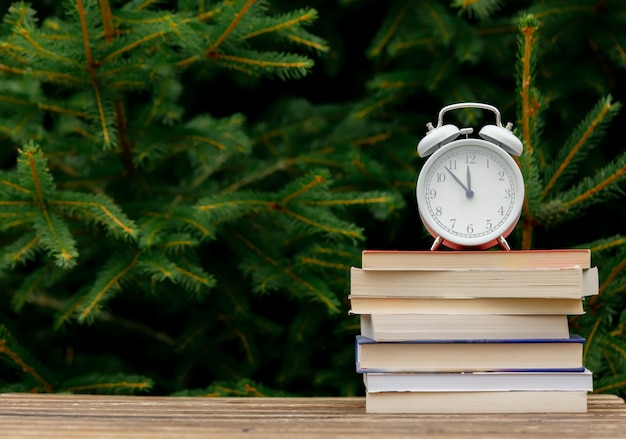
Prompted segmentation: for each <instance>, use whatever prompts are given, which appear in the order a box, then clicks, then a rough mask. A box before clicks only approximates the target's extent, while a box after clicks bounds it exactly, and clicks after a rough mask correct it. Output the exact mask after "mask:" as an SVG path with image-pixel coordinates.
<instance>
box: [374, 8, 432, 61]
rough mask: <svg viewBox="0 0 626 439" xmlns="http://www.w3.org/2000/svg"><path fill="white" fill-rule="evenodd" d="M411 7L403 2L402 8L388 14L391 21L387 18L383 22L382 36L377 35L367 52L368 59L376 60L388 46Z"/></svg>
mask: <svg viewBox="0 0 626 439" xmlns="http://www.w3.org/2000/svg"><path fill="white" fill-rule="evenodd" d="M411 6H412V5H411V2H410V1H407V2H404V3H403V4H402V6H400V7H399V8H398V9H397V11H394V12H393V13H392V14H390V15H391V20H390V19H389V18H387V19H386V20H385V21H386V23H385V32H384V33H383V34H382V35H380V32H379V35H378V36H377V38H375V44H374V45H373V47H372V48H371V49H370V50H369V51H368V53H369V56H370V57H372V58H376V57H378V56H380V54H381V53H382V51H383V49H384V48H385V47H386V46H387V45H388V44H389V41H390V40H391V38H392V37H393V36H394V35H395V33H396V32H397V31H398V28H399V26H400V24H401V23H402V22H403V21H404V20H405V18H406V16H407V12H408V11H409V9H410V8H411ZM424 6H425V7H426V8H428V7H427V5H426V4H424Z"/></svg>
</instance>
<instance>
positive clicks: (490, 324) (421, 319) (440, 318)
mask: <svg viewBox="0 0 626 439" xmlns="http://www.w3.org/2000/svg"><path fill="white" fill-rule="evenodd" d="M360 320H361V335H363V336H365V337H368V338H371V339H373V340H376V341H402V340H416V339H421V340H450V339H455V340H472V339H480V338H489V339H504V340H506V339H515V338H518V339H519V338H523V339H530V338H556V339H562V338H567V337H569V321H568V317H567V316H566V315H506V314H466V315H464V314H362V315H361V317H360Z"/></svg>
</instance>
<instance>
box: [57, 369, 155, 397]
mask: <svg viewBox="0 0 626 439" xmlns="http://www.w3.org/2000/svg"><path fill="white" fill-rule="evenodd" d="M153 387H154V381H153V380H152V379H151V378H147V377H144V376H140V375H125V374H115V375H93V374H92V375H87V376H81V377H75V378H72V379H70V380H67V381H65V382H63V383H62V384H61V385H60V386H59V390H60V391H62V392H69V393H91V394H101V395H130V394H136V393H140V392H148V391H150V390H151V389H152V388H153Z"/></svg>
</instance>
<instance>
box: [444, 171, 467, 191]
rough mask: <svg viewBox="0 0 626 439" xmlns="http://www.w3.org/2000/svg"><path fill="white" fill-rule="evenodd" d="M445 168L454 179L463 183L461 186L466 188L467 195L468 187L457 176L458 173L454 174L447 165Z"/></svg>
mask: <svg viewBox="0 0 626 439" xmlns="http://www.w3.org/2000/svg"><path fill="white" fill-rule="evenodd" d="M444 168H445V169H446V171H448V173H449V174H450V175H451V176H452V178H454V181H456V182H457V183H458V184H460V185H461V187H462V188H463V189H464V190H465V194H466V195H467V191H468V189H467V188H466V187H465V185H464V184H463V182H462V181H461V180H459V177H457V176H456V175H454V174H453V173H452V171H451V170H449V169H448V168H447V167H445V166H444Z"/></svg>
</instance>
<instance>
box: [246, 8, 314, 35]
mask: <svg viewBox="0 0 626 439" xmlns="http://www.w3.org/2000/svg"><path fill="white" fill-rule="evenodd" d="M317 18H318V15H317V11H316V10H315V9H302V10H299V11H291V12H289V13H287V14H283V15H282V16H278V17H271V18H269V19H266V20H263V22H262V25H261V26H255V27H254V28H253V29H251V30H250V31H248V32H247V33H246V34H244V35H242V36H241V37H240V38H239V40H241V41H245V40H248V39H250V38H255V37H258V36H260V35H264V34H268V33H274V32H280V31H285V30H287V29H292V28H294V27H296V26H298V25H301V24H309V23H311V22H313V21H315V20H317Z"/></svg>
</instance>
